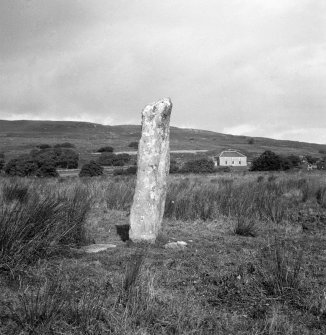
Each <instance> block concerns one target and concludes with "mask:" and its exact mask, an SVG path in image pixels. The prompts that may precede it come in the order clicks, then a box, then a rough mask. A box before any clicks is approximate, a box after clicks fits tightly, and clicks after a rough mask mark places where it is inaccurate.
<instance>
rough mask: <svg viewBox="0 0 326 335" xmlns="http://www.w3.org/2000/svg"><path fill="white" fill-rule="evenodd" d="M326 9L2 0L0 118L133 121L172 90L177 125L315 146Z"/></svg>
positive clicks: (231, 2) (148, 0)
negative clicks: (288, 138) (303, 141)
mask: <svg viewBox="0 0 326 335" xmlns="http://www.w3.org/2000/svg"><path fill="white" fill-rule="evenodd" d="M325 9H326V3H325V2H324V1H323V0H296V1H294V0H293V1H292V0H282V1H281V0H275V1H260V0H221V1H218V2H217V1H213V0H207V1H205V2H202V1H199V0H187V1H186V0H179V1H177V2H176V1H175V0H166V1H157V0H139V1H127V0H117V1H106V0H97V1H96V2H95V1H91V0H83V1H81V0H76V1H65V0H53V1H51V2H50V1H41V0H27V1H23V0H10V1H9V0H4V1H2V2H1V3H0V73H1V77H0V117H1V118H15V117H16V118H17V119H19V118H22V117H23V116H24V118H31V119H35V118H36V119H37V118H42V119H72V120H88V121H95V122H100V123H112V124H114V123H115V124H118V123H120V124H121V123H125V122H128V123H139V122H140V111H141V109H142V108H143V107H144V105H145V104H147V103H149V102H152V101H154V100H156V99H159V98H162V97H165V96H170V97H171V98H172V101H173V103H174V108H173V112H172V123H173V125H176V126H178V125H188V126H190V127H192V128H201V129H209V130H215V131H219V132H222V131H226V132H231V133H234V134H236V133H237V132H239V133H241V132H242V133H248V134H249V135H250V136H255V135H257V136H261V134H264V136H274V135H275V136H276V135H277V134H279V135H277V136H292V137H293V136H298V138H297V139H298V140H300V139H302V138H305V139H306V140H307V139H308V140H310V141H318V142H319V140H318V139H319V138H323V137H320V136H319V135H318V136H317V135H315V134H317V133H316V132H314V131H310V130H312V129H317V128H319V127H320V125H321V124H326V116H325V113H324V110H325V107H326V97H325V95H324V92H325V90H326V61H325V59H326V58H325V54H326V23H325V20H324V17H323V16H324V15H323V13H324V12H325ZM292 128H295V129H301V131H299V132H297V133H291V129H292ZM304 129H306V131H303V130H304ZM287 130H288V131H287ZM293 139H294V138H293Z"/></svg>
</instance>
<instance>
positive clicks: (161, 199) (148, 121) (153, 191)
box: [129, 99, 172, 242]
mask: <svg viewBox="0 0 326 335" xmlns="http://www.w3.org/2000/svg"><path fill="white" fill-rule="evenodd" d="M171 110H172V102H171V100H170V99H163V100H160V101H158V102H155V103H153V104H150V105H147V106H146V107H145V108H144V110H143V112H142V135H141V139H140V142H139V146H138V159H137V161H138V162H137V165H138V169H137V182H136V189H135V195H134V200H133V204H132V207H131V211H130V232H129V236H130V239H131V240H132V241H134V242H140V241H148V242H155V239H156V237H157V234H158V232H159V230H160V228H161V225H162V218H163V214H164V206H165V198H166V189H167V176H168V174H169V169H170V150H169V143H170V139H169V138H170V115H171Z"/></svg>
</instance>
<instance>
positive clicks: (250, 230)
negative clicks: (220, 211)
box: [234, 217, 257, 237]
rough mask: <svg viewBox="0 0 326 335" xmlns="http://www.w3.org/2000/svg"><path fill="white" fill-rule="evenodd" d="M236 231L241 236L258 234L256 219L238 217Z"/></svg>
mask: <svg viewBox="0 0 326 335" xmlns="http://www.w3.org/2000/svg"><path fill="white" fill-rule="evenodd" d="M234 233H235V234H236V235H240V236H250V237H255V236H257V228H256V224H255V221H254V220H250V219H248V218H243V217H238V218H237V221H236V225H235V227H234Z"/></svg>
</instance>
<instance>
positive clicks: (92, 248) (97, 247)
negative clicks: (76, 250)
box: [80, 244, 116, 254]
mask: <svg viewBox="0 0 326 335" xmlns="http://www.w3.org/2000/svg"><path fill="white" fill-rule="evenodd" d="M115 247H116V245H115V244H91V245H86V246H84V247H81V248H80V249H82V250H83V251H85V252H87V253H89V254H91V253H96V252H100V251H105V250H107V249H112V248H115Z"/></svg>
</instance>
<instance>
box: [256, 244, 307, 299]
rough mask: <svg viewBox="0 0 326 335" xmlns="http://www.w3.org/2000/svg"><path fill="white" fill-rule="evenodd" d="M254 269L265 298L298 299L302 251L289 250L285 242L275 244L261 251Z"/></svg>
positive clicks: (300, 286)
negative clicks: (256, 266)
mask: <svg viewBox="0 0 326 335" xmlns="http://www.w3.org/2000/svg"><path fill="white" fill-rule="evenodd" d="M259 261H260V264H259V266H258V268H257V269H256V270H257V271H256V278H257V279H258V284H259V286H260V287H261V288H262V289H263V291H264V293H265V294H266V295H267V296H272V297H276V298H283V299H289V300H291V301H293V300H294V299H295V300H296V299H297V298H299V297H300V295H301V293H300V290H301V288H302V272H303V271H302V270H303V251H302V250H300V251H297V250H295V249H293V250H290V249H289V247H287V246H286V245H285V242H284V241H282V242H280V241H277V240H276V241H275V243H274V244H273V245H271V246H269V247H268V248H266V249H265V250H263V251H262V255H261V258H260V260H259Z"/></svg>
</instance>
